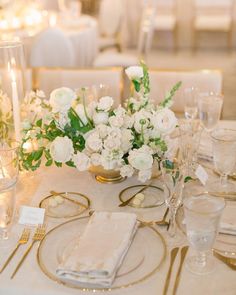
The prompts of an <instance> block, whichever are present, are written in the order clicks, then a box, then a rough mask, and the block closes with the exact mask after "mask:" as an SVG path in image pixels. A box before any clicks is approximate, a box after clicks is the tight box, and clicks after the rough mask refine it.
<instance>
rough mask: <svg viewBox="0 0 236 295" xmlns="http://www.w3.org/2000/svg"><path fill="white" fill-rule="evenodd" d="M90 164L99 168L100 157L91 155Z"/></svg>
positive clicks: (94, 154)
mask: <svg viewBox="0 0 236 295" xmlns="http://www.w3.org/2000/svg"><path fill="white" fill-rule="evenodd" d="M90 160H91V164H92V165H94V166H99V165H101V155H100V154H98V153H93V154H92V155H91V156H90Z"/></svg>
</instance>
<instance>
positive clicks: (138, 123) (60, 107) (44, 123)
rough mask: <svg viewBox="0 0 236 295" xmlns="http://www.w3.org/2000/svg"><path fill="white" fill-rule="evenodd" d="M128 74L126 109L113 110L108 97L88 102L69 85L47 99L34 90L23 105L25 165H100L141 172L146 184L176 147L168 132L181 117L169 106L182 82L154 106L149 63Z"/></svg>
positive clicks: (129, 172) (122, 171) (28, 167)
mask: <svg viewBox="0 0 236 295" xmlns="http://www.w3.org/2000/svg"><path fill="white" fill-rule="evenodd" d="M126 74H127V75H128V77H129V78H130V80H131V81H132V84H133V87H134V89H135V91H133V94H132V95H131V96H130V97H129V98H128V99H127V101H126V102H125V105H124V107H123V106H118V107H117V108H113V103H114V101H113V98H112V97H110V96H105V97H101V98H100V99H99V100H98V101H93V102H91V103H89V104H88V105H86V103H85V100H86V97H85V95H82V97H78V96H77V95H76V93H75V92H74V91H73V90H71V89H69V88H65V87H63V88H59V89H55V90H54V91H52V93H51V94H50V99H49V100H47V99H45V97H44V94H43V92H41V91H37V92H36V93H35V92H32V93H30V94H29V95H28V96H27V97H26V98H25V101H24V106H23V110H24V112H26V113H28V115H27V120H25V121H24V122H23V125H24V138H23V141H22V146H21V151H20V158H21V166H22V168H24V169H26V170H36V169H37V168H38V167H39V166H40V165H41V163H42V162H43V161H42V159H43V158H45V159H46V161H45V165H46V166H51V165H52V164H55V165H56V166H58V167H61V166H62V165H63V164H66V165H68V166H71V167H76V168H77V169H78V170H79V171H85V170H88V169H89V168H90V167H91V166H102V167H103V168H104V169H106V170H118V171H119V172H120V174H121V176H123V177H125V176H127V177H130V176H132V175H133V174H134V173H137V174H138V179H139V180H140V181H142V182H145V181H146V180H148V179H150V178H151V175H152V167H153V165H154V162H155V160H157V161H160V160H161V159H162V158H163V157H164V156H165V157H168V154H169V152H170V151H171V149H172V147H173V144H172V142H171V140H170V137H169V135H170V133H171V132H172V131H173V130H174V129H175V127H176V124H177V119H176V117H175V114H174V113H173V112H172V111H171V110H170V109H169V107H170V106H171V104H172V97H173V95H174V94H175V91H176V90H177V89H178V88H179V87H180V84H181V83H177V84H176V85H175V86H174V87H173V88H172V90H171V91H170V92H169V93H167V94H166V97H165V98H164V100H163V102H162V103H160V104H159V105H154V103H153V102H152V101H151V99H150V98H149V94H150V87H149V75H148V69H147V67H146V65H145V64H143V63H141V66H134V67H130V68H127V69H126ZM29 143H31V144H30V147H31V148H30V149H29V148H28V147H29ZM32 143H33V144H32Z"/></svg>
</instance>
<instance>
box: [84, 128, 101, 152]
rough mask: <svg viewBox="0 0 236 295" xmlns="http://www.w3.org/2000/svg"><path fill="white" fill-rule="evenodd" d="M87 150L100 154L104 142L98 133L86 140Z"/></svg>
mask: <svg viewBox="0 0 236 295" xmlns="http://www.w3.org/2000/svg"><path fill="white" fill-rule="evenodd" d="M85 145H86V148H87V149H89V150H92V151H94V152H98V151H100V150H101V149H102V140H101V138H100V137H99V134H98V133H97V132H92V133H90V134H89V136H88V137H87V139H86V144H85Z"/></svg>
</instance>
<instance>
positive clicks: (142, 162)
mask: <svg viewBox="0 0 236 295" xmlns="http://www.w3.org/2000/svg"><path fill="white" fill-rule="evenodd" d="M150 151H151V149H150V148H149V147H147V148H146V146H143V147H141V148H140V149H134V150H132V151H130V152H129V157H128V161H129V163H130V165H131V166H132V167H134V168H135V169H137V170H147V169H151V168H152V164H153V157H152V153H151V152H150Z"/></svg>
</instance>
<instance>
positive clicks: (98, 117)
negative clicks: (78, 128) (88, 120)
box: [93, 112, 109, 125]
mask: <svg viewBox="0 0 236 295" xmlns="http://www.w3.org/2000/svg"><path fill="white" fill-rule="evenodd" d="M108 119H109V116H108V113H106V112H98V113H97V112H95V113H94V114H93V122H94V123H95V125H99V124H107V122H108Z"/></svg>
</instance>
